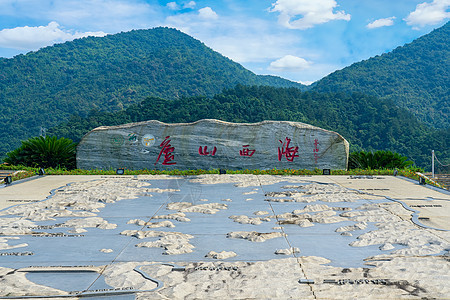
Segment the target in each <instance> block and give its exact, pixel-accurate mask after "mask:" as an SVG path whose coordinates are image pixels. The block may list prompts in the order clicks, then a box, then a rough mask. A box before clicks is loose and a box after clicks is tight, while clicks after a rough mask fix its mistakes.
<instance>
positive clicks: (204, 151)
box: [198, 146, 217, 156]
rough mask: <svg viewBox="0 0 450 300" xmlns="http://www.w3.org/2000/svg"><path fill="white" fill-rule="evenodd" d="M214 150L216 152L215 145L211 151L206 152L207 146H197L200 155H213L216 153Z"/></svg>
mask: <svg viewBox="0 0 450 300" xmlns="http://www.w3.org/2000/svg"><path fill="white" fill-rule="evenodd" d="M216 152H217V148H216V147H214V148H213V149H212V151H211V152H208V146H205V147H202V146H200V147H198V154H200V155H211V156H214V155H216Z"/></svg>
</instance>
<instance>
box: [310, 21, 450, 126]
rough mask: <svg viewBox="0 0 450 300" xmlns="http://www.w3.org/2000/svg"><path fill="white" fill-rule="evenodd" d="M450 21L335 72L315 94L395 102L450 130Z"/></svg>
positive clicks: (322, 80)
mask: <svg viewBox="0 0 450 300" xmlns="http://www.w3.org/2000/svg"><path fill="white" fill-rule="evenodd" d="M449 80H450V22H449V23H447V24H445V25H444V26H443V27H441V28H438V29H436V30H434V31H432V32H431V33H429V34H427V35H424V36H422V37H420V38H418V39H416V40H414V41H413V42H412V43H410V44H406V45H405V46H402V47H398V48H397V49H395V50H393V51H391V52H389V53H386V54H383V55H380V56H376V57H373V58H370V59H368V60H365V61H361V62H358V63H355V64H353V65H351V66H349V67H347V68H344V69H342V70H340V71H336V72H334V73H332V74H330V75H328V76H327V77H325V78H323V79H321V80H320V81H318V82H316V83H315V85H314V88H313V89H314V90H315V91H322V92H342V91H344V92H361V93H365V94H370V95H376V96H378V97H380V98H381V99H389V100H392V101H393V102H394V103H395V104H397V105H398V106H400V107H403V108H406V109H407V110H409V111H410V112H412V113H413V114H414V115H415V116H417V118H418V119H419V120H420V121H422V122H424V123H426V124H428V125H431V126H433V127H436V128H448V127H450V118H449V115H450V90H449Z"/></svg>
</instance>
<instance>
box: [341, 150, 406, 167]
mask: <svg viewBox="0 0 450 300" xmlns="http://www.w3.org/2000/svg"><path fill="white" fill-rule="evenodd" d="M412 164H413V162H412V161H410V160H408V158H407V157H406V156H401V155H400V154H398V153H396V152H392V151H376V152H367V151H359V152H352V153H350V156H349V161H348V168H349V169H404V168H407V167H408V166H411V165H412Z"/></svg>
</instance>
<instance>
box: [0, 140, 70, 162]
mask: <svg viewBox="0 0 450 300" xmlns="http://www.w3.org/2000/svg"><path fill="white" fill-rule="evenodd" d="M75 149H76V144H75V143H73V141H72V140H70V139H66V138H60V139H58V138H57V137H56V136H51V137H49V136H46V137H42V136H39V137H33V138H30V139H28V140H26V141H22V145H21V146H20V147H19V148H17V149H15V150H13V151H11V152H9V153H7V154H6V155H7V157H6V158H5V159H4V161H5V162H7V163H9V164H12V165H23V166H28V167H42V168H67V169H74V168H75V165H76V159H75Z"/></svg>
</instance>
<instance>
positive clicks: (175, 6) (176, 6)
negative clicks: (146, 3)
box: [166, 2, 180, 10]
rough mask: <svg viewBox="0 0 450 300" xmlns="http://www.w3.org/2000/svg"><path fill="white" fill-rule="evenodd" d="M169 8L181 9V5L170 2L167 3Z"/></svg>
mask: <svg viewBox="0 0 450 300" xmlns="http://www.w3.org/2000/svg"><path fill="white" fill-rule="evenodd" d="M166 6H167V7H168V8H169V9H171V10H179V9H180V7H179V6H178V4H177V3H176V2H169V3H167V5H166Z"/></svg>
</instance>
